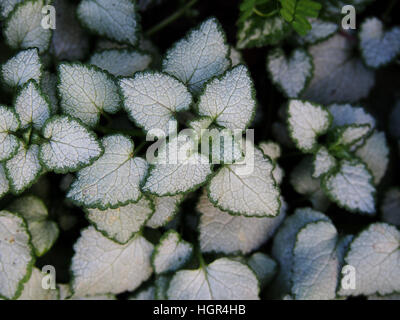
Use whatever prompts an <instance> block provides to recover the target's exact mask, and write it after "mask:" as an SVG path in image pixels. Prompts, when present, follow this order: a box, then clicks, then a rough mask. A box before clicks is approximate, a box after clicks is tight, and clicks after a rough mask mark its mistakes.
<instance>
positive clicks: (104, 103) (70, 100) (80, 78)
mask: <svg viewBox="0 0 400 320" xmlns="http://www.w3.org/2000/svg"><path fill="white" fill-rule="evenodd" d="M58 75H59V85H58V92H59V94H60V98H61V101H60V106H61V108H62V109H63V111H64V112H65V113H66V114H69V115H71V116H73V117H76V118H78V119H80V120H82V122H84V123H85V124H87V125H89V126H95V125H96V124H97V123H98V121H99V117H100V114H101V113H102V112H104V111H105V112H109V113H115V112H117V111H118V109H119V107H120V97H119V94H118V88H117V86H116V84H115V83H114V80H113V79H112V78H111V76H110V75H109V74H108V73H107V72H105V71H103V70H101V69H99V68H97V67H95V66H86V65H82V64H79V63H74V64H66V63H64V64H61V65H60V66H59V69H58Z"/></svg>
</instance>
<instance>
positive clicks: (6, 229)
mask: <svg viewBox="0 0 400 320" xmlns="http://www.w3.org/2000/svg"><path fill="white" fill-rule="evenodd" d="M0 252H1V255H0V269H1V272H0V298H7V299H12V298H16V297H17V296H19V294H20V293H21V290H22V284H23V283H24V282H26V281H27V280H28V277H29V274H30V272H31V269H32V265H33V263H34V258H33V252H32V247H31V244H30V236H29V233H28V230H27V227H26V224H25V222H24V221H23V219H22V218H20V217H19V216H17V215H15V214H13V213H11V212H8V211H0Z"/></svg>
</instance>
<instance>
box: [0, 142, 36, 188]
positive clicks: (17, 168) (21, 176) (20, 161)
mask: <svg viewBox="0 0 400 320" xmlns="http://www.w3.org/2000/svg"><path fill="white" fill-rule="evenodd" d="M38 154H39V146H38V145H36V144H32V145H30V146H29V147H27V146H25V145H24V144H23V143H20V146H19V149H18V152H17V154H16V155H15V156H14V157H13V158H12V159H10V160H8V161H7V162H6V166H5V169H6V175H7V178H8V181H10V188H11V191H12V192H13V193H14V194H19V193H21V192H22V191H24V190H26V189H27V188H29V187H30V186H31V185H32V184H33V183H34V182H35V181H36V179H37V178H38V177H39V175H40V174H41V171H42V166H41V165H40V162H39V157H38Z"/></svg>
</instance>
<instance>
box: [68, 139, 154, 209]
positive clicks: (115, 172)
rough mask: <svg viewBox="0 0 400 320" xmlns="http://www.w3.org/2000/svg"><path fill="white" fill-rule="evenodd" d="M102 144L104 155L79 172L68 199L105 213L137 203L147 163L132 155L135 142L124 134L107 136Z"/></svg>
mask: <svg viewBox="0 0 400 320" xmlns="http://www.w3.org/2000/svg"><path fill="white" fill-rule="evenodd" d="M102 145H103V147H104V154H103V155H102V156H101V157H100V158H99V159H98V160H96V161H95V162H94V163H93V164H92V165H90V166H89V167H86V168H83V169H81V170H80V171H78V174H77V178H76V180H75V181H74V182H73V184H72V186H71V188H70V190H69V192H68V194H67V198H69V199H71V200H72V201H74V202H76V203H77V204H80V205H83V206H85V207H87V208H98V209H102V210H104V209H107V208H110V207H111V208H117V207H119V206H121V205H124V204H128V203H130V202H137V201H138V200H139V198H140V196H141V192H140V189H139V185H140V184H141V183H142V182H143V179H144V177H145V175H146V172H147V162H146V161H145V160H144V159H142V158H139V157H134V156H133V152H134V151H133V150H134V145H133V142H132V141H131V140H130V139H128V138H126V137H124V136H122V135H112V136H106V137H104V138H103V139H102Z"/></svg>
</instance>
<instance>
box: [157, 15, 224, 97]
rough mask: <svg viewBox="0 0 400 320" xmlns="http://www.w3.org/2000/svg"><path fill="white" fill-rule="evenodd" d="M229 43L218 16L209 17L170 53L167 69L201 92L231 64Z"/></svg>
mask: <svg viewBox="0 0 400 320" xmlns="http://www.w3.org/2000/svg"><path fill="white" fill-rule="evenodd" d="M228 55H229V46H228V45H227V44H226V37H225V34H224V33H223V31H222V29H221V26H220V25H219V23H218V21H217V20H216V19H215V18H211V19H208V20H207V21H205V22H203V23H202V24H201V25H200V26H199V27H197V28H196V29H194V30H192V31H191V32H190V33H189V34H188V35H187V36H186V37H185V38H184V39H182V40H180V41H178V42H177V43H175V44H174V46H173V47H172V48H171V49H169V50H168V51H167V53H166V57H165V59H164V61H163V71H165V72H167V73H169V74H171V75H173V76H175V77H177V78H178V79H179V80H181V81H182V82H183V83H185V84H186V85H188V87H189V89H190V91H191V92H193V93H199V92H200V91H201V89H202V87H203V85H204V83H205V82H206V81H207V80H208V79H211V78H212V77H214V76H217V75H220V74H222V73H224V72H225V71H226V70H227V69H228V68H229V66H230V61H229V58H228Z"/></svg>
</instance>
